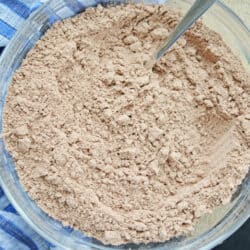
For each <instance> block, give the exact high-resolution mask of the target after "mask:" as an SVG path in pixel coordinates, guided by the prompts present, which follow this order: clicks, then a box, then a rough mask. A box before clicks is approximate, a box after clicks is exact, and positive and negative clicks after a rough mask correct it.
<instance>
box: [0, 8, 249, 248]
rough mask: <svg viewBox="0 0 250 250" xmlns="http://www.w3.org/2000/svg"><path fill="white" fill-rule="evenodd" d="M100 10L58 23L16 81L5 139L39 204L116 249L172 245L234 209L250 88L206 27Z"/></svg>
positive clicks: (245, 148) (167, 13)
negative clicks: (161, 50)
mask: <svg viewBox="0 0 250 250" xmlns="http://www.w3.org/2000/svg"><path fill="white" fill-rule="evenodd" d="M179 19H180V15H179V14H178V13H176V12H174V11H173V10H171V9H169V8H168V7H166V6H163V5H159V6H146V5H126V6H116V7H110V8H103V7H101V6H98V7H97V8H96V9H94V8H90V9H88V10H87V11H86V12H84V13H82V14H80V15H78V16H76V17H74V18H71V19H67V20H64V21H62V22H59V23H56V24H55V25H54V26H53V27H52V28H51V29H50V30H49V31H48V32H47V33H46V34H45V35H44V36H43V37H42V39H41V40H40V41H39V42H38V43H37V44H36V46H35V47H34V48H33V49H32V50H31V52H30V53H28V55H27V57H26V59H25V60H24V61H23V63H22V66H21V67H20V68H19V69H18V70H17V71H16V73H15V75H14V77H13V80H12V83H11V85H10V87H9V91H8V95H7V98H6V104H5V113H4V120H3V131H4V132H3V134H4V139H5V143H6V146H7V149H8V150H9V151H10V152H11V154H12V155H13V157H14V160H15V163H16V168H17V171H18V174H19V177H20V180H21V182H22V184H23V186H24V188H25V190H26V191H27V192H28V193H29V195H30V196H31V197H32V198H33V199H34V200H35V201H36V202H37V204H38V205H39V206H40V207H41V208H42V209H43V210H44V211H45V212H46V213H48V214H49V215H51V216H52V217H54V218H56V219H58V220H60V221H62V222H63V223H64V224H65V225H70V226H73V227H75V228H77V229H80V230H82V231H83V232H84V233H85V234H87V235H89V236H93V237H95V238H97V239H98V240H100V241H102V242H103V243H105V244H115V245H117V244H121V243H128V242H134V243H140V242H144V243H147V242H159V241H165V240H168V239H170V238H172V237H175V236H180V235H183V234H187V233H189V232H190V231H192V230H193V226H194V224H195V222H196V221H197V219H198V218H199V217H200V216H201V215H203V214H204V213H206V212H208V211H211V209H213V208H214V207H216V206H218V205H220V204H225V203H227V202H228V201H229V200H230V198H231V196H232V194H233V193H234V192H235V190H236V188H237V186H238V185H239V184H240V183H241V181H242V180H243V178H244V176H245V175H246V173H247V172H248V163H249V162H250V149H249V145H250V116H249V113H250V112H249V76H248V75H247V73H246V72H245V71H244V70H243V67H242V65H241V63H240V62H239V60H238V59H237V58H236V57H235V56H234V55H233V54H232V52H231V51H230V50H229V48H228V47H227V46H226V45H225V44H224V42H223V41H222V39H221V38H220V36H219V35H218V34H216V33H215V32H213V31H211V30H209V29H208V28H207V27H206V26H204V25H203V24H202V23H201V22H198V23H197V24H196V25H195V26H194V27H193V28H192V29H190V30H189V31H188V32H187V33H186V34H185V35H184V36H183V37H182V38H181V39H180V40H179V41H178V42H177V44H175V45H174V46H173V47H172V48H171V49H170V51H169V52H168V53H167V54H166V55H165V56H164V57H163V58H162V59H161V60H160V61H159V62H157V64H156V65H154V67H153V69H152V71H150V70H148V69H147V68H146V67H145V64H146V63H147V62H148V60H149V59H150V56H151V55H152V53H153V52H154V51H155V49H156V48H157V47H158V46H159V44H160V43H161V42H162V41H163V39H164V38H165V37H166V36H167V35H168V34H169V32H170V31H171V30H172V29H173V28H174V26H175V25H176V23H177V22H178V20H179Z"/></svg>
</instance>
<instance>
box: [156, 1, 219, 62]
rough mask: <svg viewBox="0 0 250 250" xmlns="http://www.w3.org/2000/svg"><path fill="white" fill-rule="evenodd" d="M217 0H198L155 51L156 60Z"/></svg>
mask: <svg viewBox="0 0 250 250" xmlns="http://www.w3.org/2000/svg"><path fill="white" fill-rule="evenodd" d="M215 1H216V0H196V1H195V2H194V4H193V5H192V6H191V8H190V9H189V11H188V12H187V14H186V15H185V16H184V17H183V18H182V20H181V21H180V22H179V23H178V25H177V26H176V28H175V30H174V31H173V32H172V33H171V34H170V35H169V36H168V38H167V39H166V40H165V41H164V43H163V45H162V46H161V47H160V48H159V50H158V51H157V52H156V53H155V55H154V57H155V59H156V60H158V59H159V58H161V57H162V55H163V54H164V53H165V52H166V51H167V50H168V49H169V48H170V47H171V46H172V45H173V44H174V43H175V42H176V40H177V39H178V38H179V37H180V36H181V35H182V34H183V33H184V32H185V31H186V30H187V29H188V28H189V27H190V26H191V25H192V24H193V23H194V22H195V21H196V20H197V19H199V17H200V16H202V14H203V13H204V12H205V11H206V10H207V9H209V8H210V7H211V6H212V5H213V3H214V2H215Z"/></svg>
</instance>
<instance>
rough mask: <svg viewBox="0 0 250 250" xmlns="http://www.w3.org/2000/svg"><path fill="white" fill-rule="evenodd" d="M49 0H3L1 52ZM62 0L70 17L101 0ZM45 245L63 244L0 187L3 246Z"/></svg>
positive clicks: (11, 249)
mask: <svg viewBox="0 0 250 250" xmlns="http://www.w3.org/2000/svg"><path fill="white" fill-rule="evenodd" d="M46 1H48V0H0V54H1V52H2V51H3V50H4V47H5V46H6V45H7V44H8V42H9V40H10V39H11V38H12V36H13V35H14V34H15V32H16V30H17V29H18V28H19V27H20V26H22V24H23V22H24V21H25V19H27V18H28V17H29V15H30V14H31V13H32V12H33V11H34V10H36V9H37V8H38V7H40V6H41V5H42V4H43V3H44V2H46ZM58 1H64V3H66V5H67V7H65V8H64V9H63V10H62V11H61V13H59V16H60V17H68V16H71V15H72V14H74V13H76V12H79V11H80V10H83V9H84V8H86V7H88V6H91V5H96V4H97V3H98V1H99V0H74V1H72V0H58ZM99 2H101V1H99ZM102 2H104V1H102ZM44 249H53V250H55V249H59V248H57V247H54V246H53V245H51V244H50V243H48V242H47V241H45V240H44V239H43V238H42V237H40V236H39V235H38V234H37V233H36V232H34V231H33V230H32V229H31V228H30V227H29V226H28V225H27V224H26V223H25V222H24V221H23V219H22V218H21V217H20V216H19V215H18V213H17V212H16V210H15V209H14V208H13V207H12V205H11V204H10V202H9V201H8V199H7V198H6V196H5V195H4V192H3V191H2V189H1V187H0V250H44Z"/></svg>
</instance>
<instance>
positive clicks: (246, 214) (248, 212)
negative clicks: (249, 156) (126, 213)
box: [0, 0, 250, 250]
mask: <svg viewBox="0 0 250 250" xmlns="http://www.w3.org/2000/svg"><path fill="white" fill-rule="evenodd" d="M167 1H168V0H166V1H165V2H167ZM188 1H189V0H188ZM50 2H51V1H48V2H47V3H45V4H43V5H42V6H40V7H39V8H38V9H37V10H36V11H34V12H33V13H32V14H31V15H30V17H29V18H28V19H27V20H26V21H25V23H26V24H27V23H28V22H31V23H32V21H33V20H34V19H35V18H36V16H37V15H38V14H39V13H40V12H41V11H43V10H45V9H46V8H47V7H48V6H49V4H50ZM189 2H190V1H189ZM215 5H217V6H218V7H219V8H221V10H222V11H224V13H226V14H227V15H228V16H230V17H231V18H232V21H234V22H235V23H237V25H239V27H240V28H241V29H242V30H244V32H249V28H248V27H247V26H246V25H245V23H244V22H243V21H242V19H241V18H240V17H239V16H238V15H237V14H236V13H235V12H234V11H233V10H231V9H230V8H229V7H228V6H226V5H225V4H224V3H222V2H221V1H220V0H219V1H217V2H216V3H215ZM24 27H25V25H23V27H21V28H20V29H18V30H17V32H16V33H15V35H14V37H13V38H12V39H11V40H10V42H9V44H8V45H7V46H6V48H5V49H4V51H3V53H2V55H1V58H0V65H3V64H4V59H5V57H6V56H7V55H8V54H10V51H11V48H12V46H13V45H14V43H15V41H16V40H17V39H18V38H19V36H20V35H21V34H22V32H23V30H24ZM247 59H248V61H249V58H247ZM0 186H1V187H2V189H3V191H4V193H5V195H6V196H7V198H8V199H9V201H10V202H11V204H12V205H13V206H14V207H15V209H16V210H17V212H18V213H19V215H21V217H22V218H23V219H24V220H25V222H26V223H27V224H28V225H29V226H30V227H31V228H32V229H33V230H34V231H36V232H37V233H38V234H39V235H41V236H42V237H43V238H45V239H46V240H48V241H49V242H50V243H53V244H55V245H56V246H60V247H62V248H63V249H70V248H68V247H66V246H65V245H63V243H61V242H59V241H58V240H57V239H55V238H53V237H51V236H50V235H49V234H47V233H46V234H45V233H44V231H42V230H41V229H40V228H39V227H38V225H37V224H36V223H35V222H33V221H32V219H30V218H29V216H28V215H27V214H26V213H25V212H24V211H23V210H22V208H21V207H20V206H19V205H18V204H17V202H16V200H15V199H14V198H13V196H12V194H11V192H10V191H9V190H8V188H7V186H6V184H5V180H4V179H3V178H2V175H1V171H0ZM248 186H249V185H248ZM246 200H247V209H244V210H243V211H242V213H241V214H240V215H239V216H238V220H237V222H236V223H234V224H231V225H230V228H229V229H227V232H226V233H224V234H222V235H220V236H219V237H217V238H215V239H212V240H211V241H209V242H206V245H204V246H203V247H201V248H200V249H211V248H213V247H215V246H216V245H218V244H220V243H221V242H223V241H224V240H225V239H226V238H228V237H229V236H230V235H232V234H233V233H234V232H235V231H236V230H237V229H239V228H240V227H241V226H242V225H243V224H244V223H245V222H246V221H247V220H248V218H250V197H249V194H248V197H247V198H246ZM231 210H232V208H231V209H230V211H231ZM230 211H229V213H230ZM229 213H228V215H226V216H224V217H223V218H222V220H221V221H219V222H218V224H217V225H215V226H214V227H212V228H211V229H210V230H208V231H215V230H216V228H217V230H218V228H219V227H223V221H224V219H225V217H227V216H230V214H229ZM208 231H206V232H205V233H204V234H206V233H207V232H208ZM213 233H215V232H213ZM63 237H64V236H63ZM84 244H85V245H82V244H81V245H80V247H81V248H84V247H90V248H95V249H106V250H107V249H110V247H109V246H103V247H102V246H100V245H97V244H95V243H90V242H86V243H84ZM190 246H191V245H188V246H187V247H190ZM112 249H114V248H112ZM157 249H166V248H164V246H163V247H158V248H157ZM180 249H183V250H184V249H189V248H186V247H185V246H183V248H182V247H181V248H180Z"/></svg>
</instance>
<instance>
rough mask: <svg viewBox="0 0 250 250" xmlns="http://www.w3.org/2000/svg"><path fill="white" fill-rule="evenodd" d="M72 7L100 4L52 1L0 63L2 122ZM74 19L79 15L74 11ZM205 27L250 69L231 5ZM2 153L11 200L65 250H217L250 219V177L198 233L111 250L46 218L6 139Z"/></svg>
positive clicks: (245, 40)
mask: <svg viewBox="0 0 250 250" xmlns="http://www.w3.org/2000/svg"><path fill="white" fill-rule="evenodd" d="M135 1H136V0H135ZM80 2H81V3H84V5H83V4H80ZM121 2H122V1H121V0H117V1H113V2H112V3H113V4H114V3H121ZM136 2H139V1H136ZM144 2H145V1H144ZM146 2H148V3H149V2H151V3H152V2H154V3H165V4H168V5H171V6H173V7H174V8H176V9H180V11H186V10H187V8H188V7H189V6H190V5H191V3H192V1H191V0H178V1H174V0H169V1H164V0H159V1H156V0H152V1H150V0H148V1H146ZM68 4H71V7H72V8H73V9H74V10H79V11H80V9H81V10H83V8H85V7H87V6H90V5H94V4H95V1H94V0H77V1H74V0H71V1H63V0H52V1H49V2H48V3H47V4H45V5H43V6H42V7H40V8H39V9H37V11H35V12H34V13H33V14H32V15H31V16H30V17H29V18H28V20H27V21H26V22H25V25H23V27H22V28H21V29H20V30H18V32H17V33H16V35H15V36H14V38H13V39H12V40H11V41H10V43H9V45H8V46H7V48H6V49H5V50H4V53H3V54H2V56H1V61H0V91H1V92H0V93H1V102H0V112H1V118H2V114H3V106H4V101H5V95H6V92H7V88H8V85H9V83H10V80H11V76H12V75H13V72H14V71H15V69H16V68H17V67H18V66H19V65H20V63H21V62H22V59H23V58H24V57H25V55H26V53H27V52H28V51H29V50H30V49H31V48H32V46H33V45H34V44H35V42H36V41H37V40H38V39H39V38H40V37H41V36H42V35H43V34H44V32H45V31H46V30H47V29H48V28H50V27H51V25H52V24H53V23H54V22H55V21H57V20H60V19H63V18H65V17H66V16H65V14H67V15H68V13H67V12H65V8H66V6H67V5H68ZM104 4H105V2H104ZM77 8H78V9H77ZM79 8H80V9H79ZM69 15H73V12H72V14H69ZM69 15H68V16H69ZM204 23H205V24H207V25H208V26H209V27H210V28H212V29H214V30H215V31H217V32H218V33H220V34H221V36H222V37H223V39H224V40H225V42H226V43H227V44H228V45H229V46H230V47H231V49H232V50H233V51H234V53H235V54H237V55H238V56H239V57H240V59H241V60H242V62H243V64H244V66H245V67H246V68H247V70H249V61H250V49H249V44H250V38H249V30H248V29H247V27H246V26H244V24H243V22H242V21H241V20H240V19H239V18H238V17H237V16H236V15H235V14H234V13H233V12H232V11H231V10H230V9H228V8H227V7H226V6H225V5H223V4H222V3H221V2H217V3H216V4H215V5H214V6H213V7H212V8H211V9H210V10H209V11H208V12H207V13H206V15H205V17H204ZM1 127H2V119H1ZM0 151H1V154H0V184H1V186H2V188H3V189H4V191H5V193H6V195H7V196H8V198H9V200H10V201H11V203H12V204H13V206H14V207H15V208H16V210H17V211H18V212H19V214H20V215H21V216H22V217H23V218H24V220H25V221H26V222H27V223H28V224H29V225H30V226H31V227H32V228H33V229H34V230H35V231H36V232H38V233H39V234H40V235H41V236H42V237H44V238H45V239H47V240H48V241H49V242H51V243H52V244H54V245H56V246H58V247H62V248H63V249H74V250H76V249H128V248H130V249H183V250H184V249H211V248H212V247H214V246H216V245H218V244H219V243H221V242H222V241H223V240H225V239H226V238H227V237H229V236H230V235H231V234H232V233H233V232H234V231H236V230H237V229H238V228H239V227H240V226H241V225H242V224H243V223H244V222H245V221H246V220H247V219H248V218H249V216H250V175H249V174H248V176H247V177H246V178H245V180H244V181H243V183H242V185H240V186H239V188H238V191H237V192H236V193H235V195H234V196H233V198H232V200H231V202H230V203H229V204H228V205H226V206H224V207H221V208H217V209H215V210H214V211H213V213H212V214H209V215H205V216H203V217H202V218H201V219H200V221H199V222H198V223H197V225H196V229H195V232H194V233H192V234H191V235H188V236H183V237H180V238H176V239H172V240H169V241H166V242H164V243H157V244H147V245H143V244H140V245H135V244H129V245H122V246H118V247H117V246H105V245H103V244H102V243H101V242H98V241H97V240H95V239H93V238H89V237H86V236H84V235H83V233H81V232H79V231H77V230H73V229H71V228H67V227H64V226H63V225H62V224H61V223H60V222H58V221H56V220H54V219H52V218H51V217H49V216H48V215H46V214H45V213H44V212H43V211H42V210H41V209H40V208H39V207H38V206H37V205H36V204H35V202H34V201H32V200H31V199H30V198H29V196H28V195H27V193H26V192H24V189H23V188H22V186H21V184H20V182H19V178H18V176H17V173H16V171H15V166H14V163H13V160H12V158H11V156H10V155H9V154H8V152H7V151H6V149H5V146H4V142H3V140H2V139H0Z"/></svg>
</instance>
